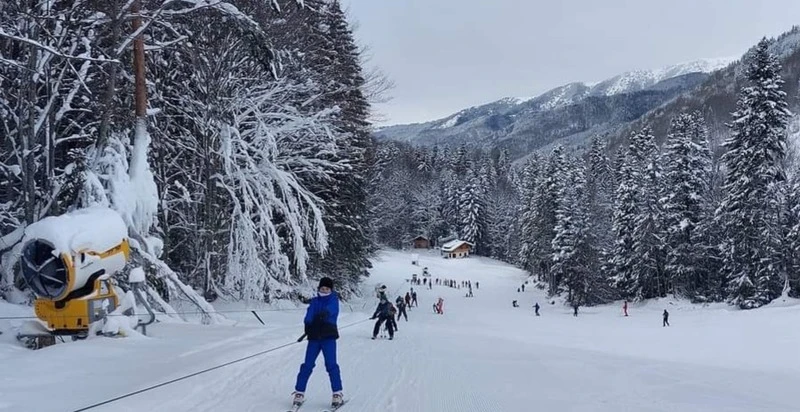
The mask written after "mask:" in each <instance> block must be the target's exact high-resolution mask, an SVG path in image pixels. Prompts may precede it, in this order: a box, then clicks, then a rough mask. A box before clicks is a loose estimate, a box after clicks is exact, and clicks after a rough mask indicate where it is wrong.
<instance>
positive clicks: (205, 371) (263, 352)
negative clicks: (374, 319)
mask: <svg viewBox="0 0 800 412" xmlns="http://www.w3.org/2000/svg"><path fill="white" fill-rule="evenodd" d="M369 320H370V319H364V320H360V321H358V322H353V323H351V324H348V325H345V326H342V327H341V328H339V330H342V329H347V328H349V327H351V326H355V325H358V324H361V323H364V322H367V321H369ZM298 343H300V341H298V340H295V341H292V342H289V343H285V344H283V345H280V346H276V347H274V348H270V349H266V350H263V351H261V352H257V353H254V354H252V355H248V356H245V357H243V358H239V359H236V360H232V361H230V362H226V363H223V364H221V365H217V366H212V367H210V368H206V369H203V370H200V371H197V372H194V373H190V374H188V375H184V376H181V377H178V378H175V379H172V380H169V381H166V382H161V383H159V384H156V385H152V386H148V387H146V388H142V389H139V390H137V391H134V392H129V393H126V394H124V395H120V396H117V397H115V398H112V399H109V400H106V401H103V402H98V403H95V404H93V405H89V406H86V407H83V408H80V409H76V410H74V411H73V412H84V411H88V410H90V409H94V408H97V407H99V406H103V405H108V404H109V403H113V402H116V401H119V400H122V399H125V398H129V397H131V396H134V395H138V394H140V393H144V392H148V391H151V390H153V389H157V388H161V387H163V386H167V385H171V384H173V383H176V382H180V381H182V380H186V379H189V378H191V377H194V376H197V375H202V374H204V373H208V372H211V371H214V370H217V369H221V368H224V367H226V366H230V365H233V364H235V363H239V362H243V361H246V360H248V359H252V358H255V357H257V356H261V355H265V354H267V353H270V352H275V351H277V350H279V349H283V348H286V347H289V346H292V345H296V344H298Z"/></svg>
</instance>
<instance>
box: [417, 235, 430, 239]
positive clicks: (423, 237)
mask: <svg viewBox="0 0 800 412" xmlns="http://www.w3.org/2000/svg"><path fill="white" fill-rule="evenodd" d="M420 239H424V240H428V238H427V237H425V236H422V235H419V236H417V237H415V238H414V240H420Z"/></svg>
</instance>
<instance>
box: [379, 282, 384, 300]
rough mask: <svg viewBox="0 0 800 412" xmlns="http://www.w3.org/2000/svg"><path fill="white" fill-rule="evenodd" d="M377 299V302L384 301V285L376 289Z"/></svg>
mask: <svg viewBox="0 0 800 412" xmlns="http://www.w3.org/2000/svg"><path fill="white" fill-rule="evenodd" d="M377 297H378V300H380V299H386V285H381V287H379V288H378V293H377Z"/></svg>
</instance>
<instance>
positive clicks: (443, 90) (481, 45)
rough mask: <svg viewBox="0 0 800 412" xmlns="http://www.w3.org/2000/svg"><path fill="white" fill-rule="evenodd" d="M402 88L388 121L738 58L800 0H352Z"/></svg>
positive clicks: (790, 20) (796, 17)
mask: <svg viewBox="0 0 800 412" xmlns="http://www.w3.org/2000/svg"><path fill="white" fill-rule="evenodd" d="M342 1H343V3H344V4H345V5H346V7H348V8H349V13H350V16H351V19H352V20H353V21H354V23H355V24H356V25H357V29H356V37H357V39H358V41H359V42H360V43H361V44H362V45H366V46H368V47H369V54H370V55H371V59H370V61H369V63H368V64H369V65H372V66H378V67H380V68H381V69H382V70H383V71H384V72H385V73H386V74H387V75H388V76H389V77H390V78H391V79H392V80H393V81H394V82H395V84H396V87H395V88H394V90H392V91H391V92H390V93H391V96H392V97H393V100H392V101H391V102H389V103H387V104H383V105H380V106H379V107H378V110H379V111H380V112H381V113H383V114H384V115H385V116H386V120H385V121H384V123H385V124H397V123H412V122H421V121H426V120H433V119H438V118H442V117H444V116H447V115H449V114H452V113H454V112H457V111H458V110H461V109H463V108H466V107H470V106H474V105H478V104H481V103H487V102H490V101H493V100H497V99H499V98H502V97H507V96H516V97H523V96H535V95H537V94H539V93H542V92H544V91H547V90H549V89H551V88H553V87H556V86H560V85H562V84H565V83H569V82H572V81H597V80H603V79H605V78H608V77H612V76H614V75H616V74H620V73H623V72H625V71H629V70H634V69H651V68H659V67H663V66H668V65H670V64H674V63H681V62H686V61H691V60H696V59H700V58H715V57H729V56H739V55H741V54H742V53H743V52H744V51H745V50H747V48H749V47H750V46H751V45H753V44H755V43H756V42H757V41H758V40H759V39H760V38H761V37H763V36H765V35H766V36H776V35H778V34H780V33H782V32H784V31H786V30H789V29H790V28H791V27H792V25H796V24H800V1H799V0H768V1H767V0H342Z"/></svg>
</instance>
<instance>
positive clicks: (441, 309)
mask: <svg viewBox="0 0 800 412" xmlns="http://www.w3.org/2000/svg"><path fill="white" fill-rule="evenodd" d="M436 313H438V314H440V315H444V299H442V298H441V297H439V299H438V300H437V301H436Z"/></svg>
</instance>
